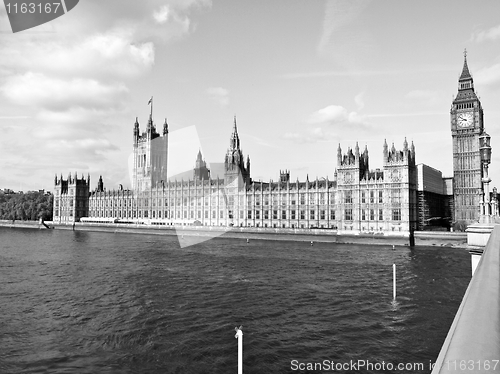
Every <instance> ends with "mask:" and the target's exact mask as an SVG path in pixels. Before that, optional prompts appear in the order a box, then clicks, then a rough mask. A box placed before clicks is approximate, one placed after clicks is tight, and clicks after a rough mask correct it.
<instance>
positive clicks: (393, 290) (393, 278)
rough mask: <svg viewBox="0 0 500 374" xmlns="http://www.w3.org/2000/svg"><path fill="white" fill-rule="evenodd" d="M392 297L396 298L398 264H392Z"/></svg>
mask: <svg viewBox="0 0 500 374" xmlns="http://www.w3.org/2000/svg"><path fill="white" fill-rule="evenodd" d="M392 298H393V299H394V300H396V264H392Z"/></svg>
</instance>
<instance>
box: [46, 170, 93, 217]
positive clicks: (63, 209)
mask: <svg viewBox="0 0 500 374" xmlns="http://www.w3.org/2000/svg"><path fill="white" fill-rule="evenodd" d="M89 186H90V176H87V179H85V178H84V177H83V176H82V178H81V179H78V177H77V175H76V173H75V175H74V176H72V175H71V174H70V175H69V176H68V179H66V180H65V179H63V177H62V175H61V177H60V178H57V175H56V177H55V179H54V207H53V209H54V210H53V221H54V222H57V223H73V222H78V221H80V219H81V218H82V217H88V215H89Z"/></svg>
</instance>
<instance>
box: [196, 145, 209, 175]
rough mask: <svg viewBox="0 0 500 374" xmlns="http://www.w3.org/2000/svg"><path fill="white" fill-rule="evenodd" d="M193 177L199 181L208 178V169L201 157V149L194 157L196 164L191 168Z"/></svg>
mask: <svg viewBox="0 0 500 374" xmlns="http://www.w3.org/2000/svg"><path fill="white" fill-rule="evenodd" d="M193 179H195V180H200V181H201V180H208V179H210V170H209V169H208V168H207V163H206V162H205V160H204V159H203V158H202V155H201V150H200V151H198V156H197V157H196V164H195V167H194V170H193Z"/></svg>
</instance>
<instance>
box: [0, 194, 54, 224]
mask: <svg viewBox="0 0 500 374" xmlns="http://www.w3.org/2000/svg"><path fill="white" fill-rule="evenodd" d="M52 205H53V196H52V195H51V194H45V193H43V192H27V193H15V194H2V193H0V219H8V220H22V221H28V220H31V221H37V220H39V219H40V218H43V220H45V221H51V220H52Z"/></svg>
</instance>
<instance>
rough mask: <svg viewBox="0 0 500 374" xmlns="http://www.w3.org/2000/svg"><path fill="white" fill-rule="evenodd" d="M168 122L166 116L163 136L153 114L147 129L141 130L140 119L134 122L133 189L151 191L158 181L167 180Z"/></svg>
mask: <svg viewBox="0 0 500 374" xmlns="http://www.w3.org/2000/svg"><path fill="white" fill-rule="evenodd" d="M167 160H168V124H167V119H166V118H165V123H164V124H163V136H160V134H159V133H158V132H157V131H156V126H155V125H154V123H153V117H152V115H150V116H149V120H148V125H147V127H146V131H145V132H143V133H142V135H141V134H140V132H139V121H138V120H137V118H136V120H135V124H134V160H133V162H134V164H133V176H132V178H133V182H132V184H133V190H134V191H136V192H143V191H149V190H151V188H154V187H156V185H157V184H158V183H161V182H163V183H165V182H166V181H167Z"/></svg>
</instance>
